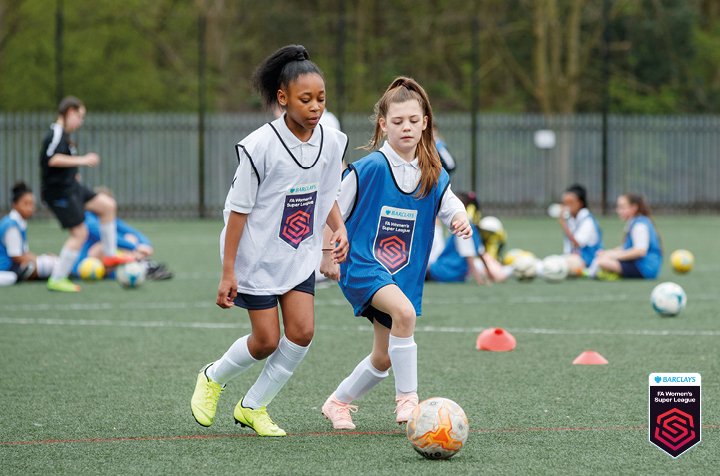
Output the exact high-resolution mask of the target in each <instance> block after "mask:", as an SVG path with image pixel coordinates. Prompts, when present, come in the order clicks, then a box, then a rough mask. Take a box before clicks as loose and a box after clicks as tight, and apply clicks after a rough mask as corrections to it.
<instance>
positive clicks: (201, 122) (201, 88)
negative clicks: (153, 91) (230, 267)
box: [198, 7, 207, 218]
mask: <svg viewBox="0 0 720 476" xmlns="http://www.w3.org/2000/svg"><path fill="white" fill-rule="evenodd" d="M206 26H207V17H206V16H205V12H204V11H203V10H202V7H201V8H200V14H199V16H198V217H200V218H204V217H205V112H206V107H207V105H206V101H205V69H206V68H205V66H206V61H205V57H206V47H205V28H206Z"/></svg>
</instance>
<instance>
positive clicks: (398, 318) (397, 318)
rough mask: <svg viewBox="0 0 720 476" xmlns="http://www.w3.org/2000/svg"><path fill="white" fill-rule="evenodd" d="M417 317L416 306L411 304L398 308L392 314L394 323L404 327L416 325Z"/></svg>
mask: <svg viewBox="0 0 720 476" xmlns="http://www.w3.org/2000/svg"><path fill="white" fill-rule="evenodd" d="M416 319H417V316H416V314H415V308H414V307H413V306H412V305H411V304H407V305H404V306H402V307H400V308H398V309H397V310H396V311H395V312H394V313H393V314H392V320H393V325H400V326H402V327H407V326H414V325H415V320H416Z"/></svg>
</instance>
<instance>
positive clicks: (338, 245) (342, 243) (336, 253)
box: [330, 226, 350, 264]
mask: <svg viewBox="0 0 720 476" xmlns="http://www.w3.org/2000/svg"><path fill="white" fill-rule="evenodd" d="M330 244H331V245H332V246H333V250H332V257H333V262H334V263H336V264H338V263H342V262H343V261H345V258H347V253H348V250H349V249H350V244H349V243H348V238H347V229H345V226H342V227H340V228H338V229H337V230H335V231H334V232H333V234H332V238H330Z"/></svg>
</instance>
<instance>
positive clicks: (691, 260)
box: [670, 250, 695, 274]
mask: <svg viewBox="0 0 720 476" xmlns="http://www.w3.org/2000/svg"><path fill="white" fill-rule="evenodd" d="M670 264H672V268H673V269H674V270H675V272H676V273H681V274H684V273H687V272H689V271H690V270H691V269H692V267H693V264H695V257H694V256H693V254H692V253H690V252H689V251H688V250H675V251H673V252H672V254H671V255H670Z"/></svg>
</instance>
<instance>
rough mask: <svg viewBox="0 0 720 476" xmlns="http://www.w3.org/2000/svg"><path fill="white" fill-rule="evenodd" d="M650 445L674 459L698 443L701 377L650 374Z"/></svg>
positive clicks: (693, 375) (695, 375)
mask: <svg viewBox="0 0 720 476" xmlns="http://www.w3.org/2000/svg"><path fill="white" fill-rule="evenodd" d="M649 395H650V401H649V407H648V414H649V418H650V421H649V438H650V442H651V443H653V444H655V445H656V446H657V447H658V448H660V449H661V450H663V451H665V452H666V453H667V454H669V455H670V456H672V457H673V458H677V457H678V456H680V455H681V454H683V453H684V452H685V451H687V450H689V449H690V448H692V447H693V446H695V445H696V444H698V443H700V440H701V411H700V374H664V373H654V374H650V392H649Z"/></svg>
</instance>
